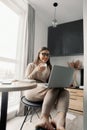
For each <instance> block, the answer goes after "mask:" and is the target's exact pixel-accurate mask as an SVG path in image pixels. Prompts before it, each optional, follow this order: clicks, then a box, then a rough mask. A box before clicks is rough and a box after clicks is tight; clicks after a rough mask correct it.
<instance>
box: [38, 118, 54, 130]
mask: <svg viewBox="0 0 87 130" xmlns="http://www.w3.org/2000/svg"><path fill="white" fill-rule="evenodd" d="M38 127H42V128H45V129H47V130H54V129H53V126H52V125H51V123H50V122H49V118H47V117H45V116H44V117H42V118H41V119H40V120H39V121H38V123H37V124H36V128H38Z"/></svg>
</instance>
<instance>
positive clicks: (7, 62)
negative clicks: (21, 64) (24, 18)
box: [0, 2, 20, 108]
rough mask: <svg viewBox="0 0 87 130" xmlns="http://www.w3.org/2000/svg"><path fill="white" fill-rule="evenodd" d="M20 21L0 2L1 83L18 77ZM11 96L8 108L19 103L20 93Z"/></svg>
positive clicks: (10, 94)
mask: <svg viewBox="0 0 87 130" xmlns="http://www.w3.org/2000/svg"><path fill="white" fill-rule="evenodd" d="M19 21H20V15H19V14H17V13H15V12H14V11H13V10H12V9H10V8H9V7H8V6H7V5H5V4H4V3H2V2H0V81H2V80H7V79H11V80H12V79H15V78H16V76H17V74H16V67H17V65H18V61H17V50H18V49H17V47H18V42H17V41H18V31H19ZM0 94H1V93H0ZM9 96H10V100H9V102H8V105H9V107H8V108H11V106H13V105H16V104H18V103H19V99H20V98H18V97H19V96H20V92H11V93H9ZM0 97H1V96H0ZM0 101H1V100H0Z"/></svg>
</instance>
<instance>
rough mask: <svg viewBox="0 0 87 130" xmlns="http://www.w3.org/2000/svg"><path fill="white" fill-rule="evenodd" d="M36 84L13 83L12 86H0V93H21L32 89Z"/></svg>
mask: <svg viewBox="0 0 87 130" xmlns="http://www.w3.org/2000/svg"><path fill="white" fill-rule="evenodd" d="M36 86H37V84H36V83H23V82H13V83H12V84H0V92H11V91H22V90H28V89H33V88H35V87H36Z"/></svg>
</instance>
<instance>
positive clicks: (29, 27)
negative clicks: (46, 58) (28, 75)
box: [18, 4, 35, 115]
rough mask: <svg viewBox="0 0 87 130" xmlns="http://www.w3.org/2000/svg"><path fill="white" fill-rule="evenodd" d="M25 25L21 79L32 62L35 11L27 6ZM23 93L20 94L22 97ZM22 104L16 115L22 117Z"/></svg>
mask: <svg viewBox="0 0 87 130" xmlns="http://www.w3.org/2000/svg"><path fill="white" fill-rule="evenodd" d="M25 23H26V25H25V34H24V35H25V36H24V46H23V55H22V69H21V71H22V72H21V75H22V76H21V77H24V73H25V69H26V67H27V64H28V63H30V62H32V61H33V60H34V57H33V56H34V37H35V10H34V9H33V8H32V7H31V5H29V4H28V11H27V18H26V22H25ZM22 94H23V92H21V96H22ZM23 110H24V107H23V104H22V103H21V102H20V108H19V112H18V115H23V113H24V112H23Z"/></svg>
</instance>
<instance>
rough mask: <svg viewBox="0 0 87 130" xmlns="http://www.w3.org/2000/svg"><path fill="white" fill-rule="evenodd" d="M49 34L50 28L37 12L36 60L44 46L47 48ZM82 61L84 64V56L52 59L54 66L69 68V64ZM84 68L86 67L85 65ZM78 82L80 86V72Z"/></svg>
mask: <svg viewBox="0 0 87 130" xmlns="http://www.w3.org/2000/svg"><path fill="white" fill-rule="evenodd" d="M47 34H48V27H47V25H46V24H45V22H44V21H43V19H41V18H40V16H39V15H38V13H37V12H36V15H35V46H34V58H36V56H37V53H38V50H39V49H40V48H41V47H42V46H47V36H48V35H47ZM73 60H74V61H76V60H80V61H81V62H82V63H83V55H78V56H62V57H51V63H52V65H54V64H56V65H63V66H68V64H67V62H72V61H73ZM83 66H84V65H83ZM77 81H78V83H79V84H80V72H79V71H78V74H77Z"/></svg>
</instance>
